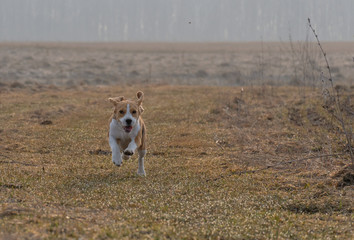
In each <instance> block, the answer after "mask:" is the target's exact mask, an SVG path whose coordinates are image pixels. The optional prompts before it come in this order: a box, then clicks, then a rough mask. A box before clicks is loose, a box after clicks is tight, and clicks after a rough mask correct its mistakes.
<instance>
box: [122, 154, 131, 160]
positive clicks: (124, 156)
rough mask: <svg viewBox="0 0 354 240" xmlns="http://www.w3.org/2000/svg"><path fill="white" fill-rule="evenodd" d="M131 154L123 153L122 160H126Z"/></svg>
mask: <svg viewBox="0 0 354 240" xmlns="http://www.w3.org/2000/svg"><path fill="white" fill-rule="evenodd" d="M130 156H131V155H125V154H123V160H128V159H129V158H130Z"/></svg>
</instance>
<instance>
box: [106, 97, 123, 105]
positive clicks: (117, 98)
mask: <svg viewBox="0 0 354 240" xmlns="http://www.w3.org/2000/svg"><path fill="white" fill-rule="evenodd" d="M108 100H109V101H110V102H111V103H113V105H114V106H115V105H117V103H119V102H121V101H123V100H125V97H114V98H108Z"/></svg>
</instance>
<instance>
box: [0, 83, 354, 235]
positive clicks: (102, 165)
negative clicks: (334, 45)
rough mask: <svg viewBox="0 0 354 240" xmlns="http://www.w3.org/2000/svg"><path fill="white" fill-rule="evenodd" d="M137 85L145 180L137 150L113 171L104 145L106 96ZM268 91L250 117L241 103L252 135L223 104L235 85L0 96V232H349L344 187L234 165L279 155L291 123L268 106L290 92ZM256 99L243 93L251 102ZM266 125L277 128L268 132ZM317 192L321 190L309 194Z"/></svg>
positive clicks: (126, 92) (130, 95)
mask: <svg viewBox="0 0 354 240" xmlns="http://www.w3.org/2000/svg"><path fill="white" fill-rule="evenodd" d="M138 90H142V91H144V93H145V100H144V102H143V106H144V108H145V112H144V114H143V117H144V120H145V122H146V124H147V134H148V154H147V156H146V162H145V170H146V174H147V176H146V177H145V178H144V177H139V176H137V175H136V171H137V166H138V163H137V158H136V155H135V156H134V157H133V159H131V160H128V161H125V162H123V166H122V167H120V168H118V167H116V166H115V165H114V164H113V163H112V162H111V155H110V154H107V153H108V152H109V151H110V148H109V145H108V142H107V132H108V119H109V117H110V114H111V112H112V106H111V105H110V103H109V102H108V101H107V98H108V97H115V96H121V95H124V96H125V97H128V98H133V97H135V93H136V91H138ZM247 91H248V90H247ZM249 91H251V90H249ZM277 91H279V92H280V93H279V96H282V97H279V96H278V95H277V97H274V93H273V97H274V99H275V100H274V103H273V100H267V99H266V100H264V101H265V102H260V103H259V104H258V105H257V104H254V106H253V108H252V109H253V110H254V111H258V112H259V113H260V115H258V117H257V116H256V117H255V118H254V119H252V116H251V115H252V114H251V115H250V117H248V118H247V116H246V114H245V110H243V111H241V110H240V111H239V112H240V114H241V115H242V114H244V117H243V118H244V121H243V122H242V121H241V120H242V119H241V120H240V118H242V116H241V117H239V118H237V119H239V120H240V121H241V123H242V124H243V126H245V128H246V127H247V128H248V129H254V132H243V130H242V129H243V128H242V127H240V125H239V126H237V124H238V122H234V120H235V119H232V116H233V115H232V114H234V113H233V112H231V113H230V111H231V110H230V108H229V107H226V105H227V104H228V103H229V102H232V103H233V104H235V102H237V101H236V100H237V99H236V100H234V97H235V96H239V97H240V88H218V87H172V86H131V87H92V88H86V89H76V90H58V89H53V90H51V89H48V90H45V91H39V92H30V91H16V92H11V93H1V95H0V238H2V239H16V238H20V239H23V238H49V239H60V238H61V239H68V238H80V237H82V238H84V239H86V238H87V239H107V238H108V239H109V238H117V239H134V238H136V239H167V238H172V239H313V238H317V239H335V238H337V239H350V238H351V237H352V227H353V226H352V220H353V214H352V211H351V210H352V205H351V203H350V202H348V199H347V198H346V197H343V196H342V195H343V194H341V193H343V191H344V190H338V191H337V190H335V187H334V186H332V185H331V184H330V183H329V184H322V183H321V185H319V184H318V183H317V182H316V183H312V182H313V181H312V180H313V179H312V178H311V179H309V180H308V181H305V180H304V181H303V180H302V179H300V180H299V178H296V179H293V178H289V176H285V175H286V174H285V173H286V172H287V171H288V169H285V170H284V169H283V172H279V170H276V169H269V170H266V171H259V172H256V173H249V174H237V172H238V171H242V170H249V169H257V166H258V165H257V163H255V161H271V159H272V158H271V156H273V157H274V158H278V159H280V160H281V159H282V157H284V156H285V155H284V156H280V157H279V154H273V155H272V154H270V152H271V148H272V146H279V143H277V141H280V140H279V139H282V138H288V137H289V133H288V132H287V131H290V130H289V128H287V126H286V124H287V123H286V122H287V121H286V119H287V117H284V113H282V110H281V109H282V107H277V108H275V107H274V106H278V105H282V104H281V102H282V101H287V100H288V99H287V96H288V94H287V93H288V92H289V90H287V89H278V90H277ZM254 96H258V95H257V94H255V95H253V94H251V95H248V99H246V100H245V101H249V102H252V101H253V103H255V102H254V101H256V100H255V99H254ZM267 96H268V94H265V95H263V96H261V97H260V98H261V99H264V98H267ZM244 97H245V96H244ZM245 98H246V97H245ZM279 99H280V100H279ZM276 100H278V101H276ZM242 101H243V100H242ZM270 102H272V103H270ZM225 104H226V105H225ZM262 104H265V105H264V106H263V105H262ZM267 104H268V105H267ZM277 104H278V105H277ZM283 105H284V104H283ZM272 106H273V107H274V108H272ZM259 108H261V109H259ZM250 111H251V110H250ZM236 113H237V112H236ZM235 116H236V115H235ZM235 118H236V117H235ZM267 119H268V122H269V124H270V125H264V124H265V123H264V122H266V121H267ZM271 122H272V123H271ZM241 123H240V124H241ZM267 124H268V123H267ZM273 127H274V128H273ZM269 129H274V131H273V133H269ZM286 129H287V130H286ZM249 131H251V130H249ZM276 131H279V132H282V131H283V133H284V134H280V133H279V134H278V135H277V136H278V137H274V135H271V134H274V132H276ZM255 133H258V135H257V136H256V137H257V139H255V138H254V137H255V136H254V135H255ZM267 134H268V135H267ZM290 135H291V134H290ZM269 136H273V137H274V138H273V139H269ZM265 138H266V139H268V140H267V143H266V144H265V145H264V147H260V146H261V145H262V144H263V143H262V140H263V139H265ZM270 140H271V141H270ZM262 146H263V145H262ZM274 149H276V150H277V149H278V148H275V147H274ZM274 149H273V150H274ZM273 153H274V151H273ZM284 154H285V153H284ZM287 154H288V155H286V156H288V157H294V156H293V153H291V152H290V153H287ZM247 159H250V163H248V162H247V161H248V160H247ZM260 165H262V164H261V163H260ZM305 172H308V171H305ZM283 173H284V174H285V175H283ZM333 189H334V190H333ZM319 190H322V191H323V192H324V195H323V196H324V198H321V196H319V197H318V199H319V200H316V199H315V198H313V196H314V193H317V192H318V191H319ZM326 194H327V195H326ZM341 196H342V197H341ZM303 199H304V201H305V202H301V200H303ZM307 203H308V204H307ZM306 204H307V205H306ZM331 204H332V205H331ZM304 205H306V206H305V207H304ZM337 205H338V208H336V206H337ZM339 205H341V206H339ZM301 206H303V211H302V210H301ZM311 206H314V208H315V210H314V211H311ZM328 206H330V207H329V208H330V209H329V208H328V211H327V207H328ZM321 207H322V208H321ZM316 209H317V210H316Z"/></svg>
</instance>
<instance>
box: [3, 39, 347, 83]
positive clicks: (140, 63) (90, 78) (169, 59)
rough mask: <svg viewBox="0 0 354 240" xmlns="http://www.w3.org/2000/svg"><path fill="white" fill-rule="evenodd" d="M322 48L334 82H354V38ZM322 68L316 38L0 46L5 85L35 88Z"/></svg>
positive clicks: (244, 78)
mask: <svg viewBox="0 0 354 240" xmlns="http://www.w3.org/2000/svg"><path fill="white" fill-rule="evenodd" d="M323 47H324V48H325V50H326V52H327V53H328V59H329V62H330V65H331V67H332V73H333V78H334V79H335V81H336V82H337V83H340V84H346V85H353V82H354V77H353V76H354V61H353V57H354V42H339V43H323ZM324 66H325V65H324V60H323V57H322V56H321V54H320V52H319V49H318V46H317V44H314V43H311V42H305V43H300V42H294V43H289V42H283V43H257V42H254V43H101V44H99V43H85V44H79V43H61V44H58V43H41V44H39V43H38V44H36V43H27V44H23V43H0V87H1V85H6V84H9V83H10V84H11V83H14V82H16V83H20V84H15V86H17V87H21V86H22V87H32V88H36V87H37V85H38V84H53V85H61V86H69V87H73V86H77V85H80V84H81V85H97V84H100V85H107V84H110V85H119V84H139V83H146V84H151V83H155V84H156V83H157V84H174V85H176V84H178V85H180V84H183V85H214V86H215V85H216V86H240V85H262V84H267V85H277V86H279V85H295V86H297V85H307V86H313V85H315V86H318V85H320V82H321V81H320V80H319V78H320V74H319V73H320V72H321V71H324V72H326V69H325V68H324ZM23 84H24V86H23ZM33 85H35V86H33Z"/></svg>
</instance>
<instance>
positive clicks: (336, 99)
mask: <svg viewBox="0 0 354 240" xmlns="http://www.w3.org/2000/svg"><path fill="white" fill-rule="evenodd" d="M308 25H309V27H310V28H311V30H312V32H313V34H314V36H315V38H316V40H317V44H318V46H319V48H320V50H321V53H322V55H323V58H324V60H325V62H326V68H327V71H328V75H329V77H328V78H327V79H328V81H329V82H330V86H331V89H330V90H331V91H330V90H329V89H325V94H326V95H329V97H330V98H331V97H333V99H334V103H333V104H334V110H335V112H334V113H332V114H333V116H334V117H335V119H337V121H338V122H339V123H340V125H341V127H342V130H343V132H344V134H345V137H346V140H347V145H348V151H349V154H350V158H351V160H352V166H354V154H353V148H352V129H351V126H350V125H349V126H347V123H346V121H345V118H344V115H343V112H342V110H341V103H340V99H339V93H338V91H336V89H335V88H334V85H333V78H332V71H331V67H330V65H329V62H328V59H327V54H326V52H325V51H324V49H323V47H322V45H321V42H320V40H319V38H318V35H317V33H316V31H315V29H314V28H313V27H312V25H311V19H310V18H308ZM324 78H325V76H324V74H323V72H322V73H321V80H322V82H324V80H323V79H324ZM331 92H332V94H331ZM327 110H328V109H327Z"/></svg>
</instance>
